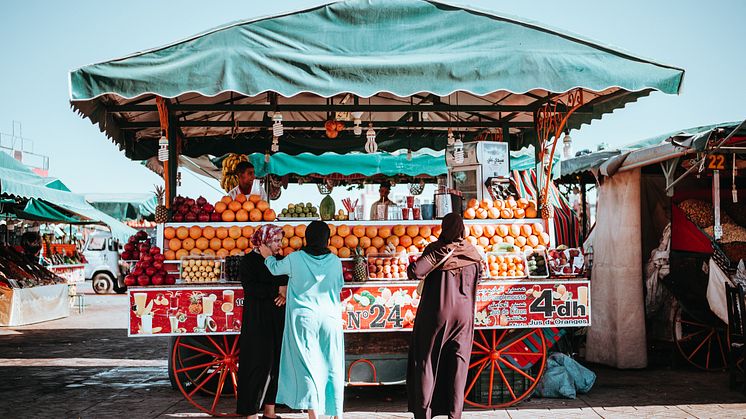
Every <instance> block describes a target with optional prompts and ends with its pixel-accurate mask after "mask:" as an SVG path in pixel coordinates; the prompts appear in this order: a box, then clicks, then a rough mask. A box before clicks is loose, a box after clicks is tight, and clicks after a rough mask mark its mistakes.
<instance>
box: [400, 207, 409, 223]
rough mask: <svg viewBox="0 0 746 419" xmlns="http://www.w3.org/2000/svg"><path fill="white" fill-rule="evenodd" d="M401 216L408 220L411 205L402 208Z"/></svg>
mask: <svg viewBox="0 0 746 419" xmlns="http://www.w3.org/2000/svg"><path fill="white" fill-rule="evenodd" d="M401 218H402V220H408V219H409V207H403V208H402V209H401Z"/></svg>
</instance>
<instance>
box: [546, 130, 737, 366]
mask: <svg viewBox="0 0 746 419" xmlns="http://www.w3.org/2000/svg"><path fill="white" fill-rule="evenodd" d="M745 140H746V129H744V125H743V123H741V122H730V123H721V124H716V125H710V126H704V127H695V128H691V129H686V130H681V131H676V132H673V133H669V134H665V135H662V136H657V137H654V138H651V139H647V140H643V141H639V142H636V143H633V144H630V145H629V146H626V147H623V148H622V149H620V150H615V151H604V152H602V153H593V154H590V155H587V156H582V157H579V158H576V159H572V160H569V161H565V162H563V167H564V168H566V170H565V169H563V172H562V177H561V179H560V180H561V181H562V182H568V183H575V182H583V183H597V182H598V183H599V184H600V191H599V197H598V219H597V221H596V227H595V229H594V233H593V234H592V236H591V239H590V240H589V242H590V245H592V246H593V254H594V269H593V276H594V292H595V293H596V294H595V295H594V301H595V302H596V304H598V302H599V300H600V299H602V298H611V299H614V298H616V299H619V300H623V301H624V302H625V304H626V305H625V311H624V313H623V314H621V313H620V315H617V316H616V317H610V318H603V317H601V318H599V317H598V316H597V317H596V318H595V320H596V322H595V325H594V327H593V328H592V329H591V331H590V332H589V334H588V351H589V353H591V354H592V355H591V359H593V358H592V357H593V356H595V355H593V354H594V353H595V354H604V357H606V356H608V354H609V351H608V344H609V341H610V340H612V341H616V342H621V344H620V345H616V347H617V348H619V349H618V352H617V358H616V359H610V358H604V359H603V360H602V359H597V360H599V361H602V362H604V363H609V364H611V365H617V366H620V365H624V366H637V367H640V366H644V365H645V364H646V362H647V361H646V353H647V347H648V345H647V344H646V341H647V340H666V341H670V342H672V343H673V344H674V345H675V347H676V349H677V350H678V351H679V352H680V354H681V355H682V358H683V359H684V360H685V361H686V362H688V363H690V364H692V365H694V366H696V367H698V368H701V369H705V370H721V369H723V368H724V367H725V365H726V363H727V353H728V349H727V345H726V342H727V337H726V333H725V332H726V328H725V324H726V323H727V314H726V304H725V301H726V298H725V287H724V284H723V282H724V281H727V280H728V277H729V276H731V275H733V273H734V272H735V268H736V264H737V263H738V262H739V260H742V259H743V258H744V257H745V256H746V252H745V247H746V244H744V243H745V242H746V234H744V233H746V230H744V227H746V220H744V217H743V214H744V213H746V212H744V210H743V208H744V207H743V203H742V202H739V199H740V200H741V201H742V200H743V198H742V196H743V194H744V180H743V169H744V167H746V165H744V162H743V155H744V150H745V149H744V142H745ZM630 191H633V193H630ZM625 214H627V215H628V216H629V217H637V218H638V219H639V223H637V224H635V223H630V222H628V221H629V220H626V219H623V218H622V217H623V216H624V215H625ZM620 225H626V226H629V227H634V228H629V229H620V228H619V226H620ZM622 230H624V231H625V234H626V236H625V239H624V242H627V243H634V244H635V245H633V246H625V247H620V246H616V245H615V246H611V247H606V246H605V245H604V243H605V242H606V243H614V240H617V241H619V240H620V238H619V237H620V232H621V231H622ZM586 245H587V246H588V245H589V243H586ZM620 258H623V260H625V261H626V263H625V264H623V265H624V266H626V267H627V268H628V269H629V272H626V274H625V275H620V274H619V273H618V272H616V273H612V272H610V273H606V274H604V273H602V272H601V271H600V270H599V269H603V262H601V268H599V269H597V266H598V265H599V261H604V260H613V261H614V262H615V264H616V266H621V264H619V261H620ZM703 267H704V268H703ZM643 274H644V276H643ZM620 278H624V280H623V281H621V282H623V283H622V284H620ZM607 281H608V282H607ZM611 283H613V285H612V284H611ZM620 286H621V288H620ZM643 290H644V291H643ZM643 292H644V298H643ZM631 295H634V296H635V300H634V301H632V300H630V296H631ZM631 318H635V319H636V322H635V324H634V325H631V324H630V319H631ZM612 324H620V325H621V324H625V325H628V327H627V329H626V330H620V329H615V328H613V327H610V325H612ZM646 326H647V327H648V328H649V330H648V331H647V333H646V331H645V328H646ZM594 329H596V330H594ZM630 333H633V334H634V335H635V336H636V338H635V339H629V334H630ZM623 359H626V360H627V361H623ZM630 359H633V361H629V360H630ZM622 362H628V363H624V364H622Z"/></svg>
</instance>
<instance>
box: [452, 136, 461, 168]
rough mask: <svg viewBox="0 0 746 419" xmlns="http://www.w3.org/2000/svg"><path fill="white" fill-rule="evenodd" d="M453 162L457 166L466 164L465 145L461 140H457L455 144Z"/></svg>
mask: <svg viewBox="0 0 746 419" xmlns="http://www.w3.org/2000/svg"><path fill="white" fill-rule="evenodd" d="M453 160H454V161H455V162H456V163H457V164H461V163H463V162H464V143H463V142H462V141H461V138H458V139H456V141H455V142H454V143H453Z"/></svg>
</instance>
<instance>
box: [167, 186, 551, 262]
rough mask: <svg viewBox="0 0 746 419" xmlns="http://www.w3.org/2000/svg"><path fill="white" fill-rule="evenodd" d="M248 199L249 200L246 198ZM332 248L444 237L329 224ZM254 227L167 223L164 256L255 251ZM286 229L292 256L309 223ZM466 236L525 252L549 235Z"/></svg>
mask: <svg viewBox="0 0 746 419" xmlns="http://www.w3.org/2000/svg"><path fill="white" fill-rule="evenodd" d="M246 202H250V201H246ZM329 228H330V229H331V231H330V239H329V250H331V251H332V253H334V254H335V255H338V256H339V257H342V258H349V257H352V256H353V255H354V253H355V249H356V248H357V247H360V248H362V249H363V251H364V253H365V254H366V255H372V254H378V253H386V251H387V248H388V249H391V248H393V249H396V252H406V253H419V252H422V250H424V248H425V246H427V245H428V244H429V243H431V242H434V241H435V240H437V238H438V236H440V226H427V225H424V226H416V225H393V226H360V225H357V226H349V225H345V224H342V225H338V226H337V225H329ZM254 229H255V228H254V227H253V226H244V227H239V226H230V227H228V226H226V227H223V226H218V227H213V226H206V227H199V226H191V227H184V226H182V227H170V226H169V227H166V228H165V229H164V232H163V238H164V241H163V243H164V245H163V247H164V249H166V250H165V251H164V255H165V256H166V259H167V260H179V259H181V257H183V256H186V255H211V256H212V255H217V256H218V257H221V258H222V257H225V256H228V255H241V254H244V253H245V252H246V251H247V250H250V249H251V244H250V239H251V236H252V235H253V234H254ZM282 230H283V232H284V233H285V235H284V238H283V240H282V253H283V254H284V255H288V254H290V253H292V252H293V251H295V250H298V249H300V248H302V247H303V246H305V244H306V240H305V235H306V234H305V233H306V226H305V225H302V224H301V225H297V226H292V225H289V224H286V225H284V226H282ZM467 240H469V241H470V242H471V243H472V244H474V245H476V246H479V247H481V248H482V249H483V250H484V251H485V252H488V251H491V250H492V248H493V247H494V246H496V245H499V244H501V243H508V244H512V245H515V246H516V247H517V248H518V249H519V250H521V251H528V250H543V249H546V248H547V247H548V246H549V235H548V234H547V233H545V232H544V225H543V224H541V223H525V224H499V225H494V224H489V225H482V224H475V225H470V226H467Z"/></svg>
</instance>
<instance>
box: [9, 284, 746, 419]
mask: <svg viewBox="0 0 746 419" xmlns="http://www.w3.org/2000/svg"><path fill="white" fill-rule="evenodd" d="M86 301H87V303H88V304H89V306H88V307H87V308H86V311H85V313H84V314H83V315H79V314H73V315H71V317H69V318H67V319H62V320H57V321H54V322H47V323H44V324H41V325H31V326H25V327H20V328H14V329H3V328H0V377H2V378H1V379H0V417H3V418H47V417H49V418H51V417H56V418H60V417H62V418H97V417H107V418H120V417H121V418H125V417H126V418H174V417H196V416H204V415H201V414H199V413H198V411H197V410H196V409H195V408H194V407H193V406H191V405H190V404H189V403H188V402H187V401H185V400H184V398H183V397H182V396H181V395H180V393H178V392H177V391H175V390H173V389H172V388H171V385H170V383H169V381H168V376H167V369H166V351H167V340H166V339H164V338H147V339H137V338H127V337H126V331H125V330H124V327H125V325H126V323H125V322H126V316H124V315H122V313H126V304H127V303H126V301H125V300H124V298H123V297H122V296H94V295H90V296H88V298H87V299H86ZM592 369H593V370H594V371H596V373H597V374H598V380H597V382H596V385H595V387H594V388H593V390H592V391H591V393H590V394H588V395H584V396H581V397H579V398H578V399H576V400H559V399H538V398H534V399H532V400H529V401H526V402H524V403H522V404H521V405H519V406H518V407H516V408H512V409H507V410H500V411H476V410H469V411H467V412H465V414H464V418H544V417H546V418H550V417H551V418H576V417H578V418H580V417H583V418H585V417H593V418H598V417H603V418H629V417H661V418H663V417H665V418H741V417H746V397H745V396H743V395H741V394H740V393H736V392H732V391H729V390H728V386H727V376H726V375H725V374H724V373H715V374H713V373H704V372H700V371H694V370H689V369H671V368H667V367H659V368H651V369H648V370H644V371H617V370H612V369H608V368H603V367H598V366H592ZM345 397H346V399H345V410H346V414H345V418H348V419H368V418H410V417H411V415H409V414H407V413H405V410H406V395H405V393H404V389H403V388H402V387H390V388H375V389H373V388H365V389H348V390H347V392H346V394H345ZM283 417H289V418H301V417H303V415H301V414H298V413H288V414H283Z"/></svg>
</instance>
